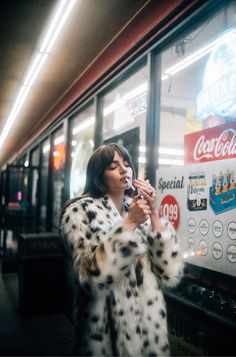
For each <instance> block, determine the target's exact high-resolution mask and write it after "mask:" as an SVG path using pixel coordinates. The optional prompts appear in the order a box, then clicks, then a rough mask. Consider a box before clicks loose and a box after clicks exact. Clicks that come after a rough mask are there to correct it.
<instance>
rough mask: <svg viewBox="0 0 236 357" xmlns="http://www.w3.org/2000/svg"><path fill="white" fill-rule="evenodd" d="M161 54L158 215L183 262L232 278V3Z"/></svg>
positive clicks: (235, 144)
mask: <svg viewBox="0 0 236 357" xmlns="http://www.w3.org/2000/svg"><path fill="white" fill-rule="evenodd" d="M160 56H161V63H162V65H161V112H160V147H159V162H158V167H159V169H158V170H157V188H158V194H159V196H158V197H159V208H160V214H161V215H163V216H167V217H168V218H169V219H170V221H171V222H172V224H173V225H174V227H175V228H176V230H177V231H179V235H180V237H181V244H182V247H183V252H184V256H185V259H186V262H188V263H191V264H194V265H196V266H199V267H204V268H207V269H211V270H214V271H218V272H221V273H224V274H229V275H233V276H236V270H235V266H234V265H235V262H236V244H235V241H236V234H235V232H236V220H235V217H236V185H235V177H236V3H235V2H234V1H233V2H231V3H230V4H229V5H227V6H226V7H225V8H224V9H223V10H222V11H220V12H218V13H217V14H214V16H212V17H211V18H209V19H208V20H207V21H206V22H204V23H203V24H201V26H199V27H198V28H197V29H196V30H194V31H192V32H190V33H187V34H186V35H185V36H183V37H181V38H180V39H178V40H177V41H176V42H175V43H174V45H172V46H171V47H170V48H168V49H167V50H165V51H164V52H163V53H162V54H161V55H160Z"/></svg>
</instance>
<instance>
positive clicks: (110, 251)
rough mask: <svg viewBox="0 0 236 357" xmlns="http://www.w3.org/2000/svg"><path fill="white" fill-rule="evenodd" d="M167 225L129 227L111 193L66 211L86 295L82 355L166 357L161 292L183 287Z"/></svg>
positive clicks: (66, 231) (64, 227)
mask: <svg viewBox="0 0 236 357" xmlns="http://www.w3.org/2000/svg"><path fill="white" fill-rule="evenodd" d="M125 200H126V202H125V204H126V208H127V210H128V204H129V201H130V198H129V197H126V198H125ZM164 226H165V228H164V231H163V232H162V233H159V232H153V231H152V230H151V227H149V226H148V224H144V225H142V226H140V229H136V230H135V231H134V232H133V231H130V230H128V229H125V228H124V225H123V219H122V218H121V217H120V215H119V213H118V211H117V209H116V207H115V205H114V204H113V202H112V200H111V199H109V198H108V196H104V197H102V198H99V199H93V198H91V197H87V198H85V197H84V198H80V199H78V200H74V202H72V203H71V204H69V205H68V207H67V208H66V210H65V212H64V214H63V216H62V220H61V231H62V234H63V237H64V239H65V242H66V245H67V247H69V249H70V254H71V256H72V258H73V264H74V271H75V274H76V278H77V279H78V282H79V285H80V286H82V289H83V290H84V291H85V292H86V293H85V294H84V296H85V298H84V300H83V301H82V302H81V300H80V306H79V308H78V309H77V311H78V316H79V317H78V316H77V327H78V329H77V333H78V335H77V338H78V346H79V349H78V351H77V353H78V354H79V355H91V356H112V355H114V354H115V355H119V356H166V355H169V353H170V352H169V344H168V335H167V323H166V308H165V302H164V298H163V294H162V287H163V286H166V287H171V286H174V285H176V284H177V283H178V282H179V280H180V277H181V275H182V270H183V261H182V257H181V253H180V248H179V245H178V242H177V237H176V234H175V231H174V229H173V228H172V226H171V224H169V223H165V224H164ZM82 315H83V319H82ZM78 319H81V320H80V321H79V320H78Z"/></svg>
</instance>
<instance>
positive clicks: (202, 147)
mask: <svg viewBox="0 0 236 357" xmlns="http://www.w3.org/2000/svg"><path fill="white" fill-rule="evenodd" d="M235 126H236V124H235V123H231V124H228V123H227V124H223V125H220V126H218V127H214V128H211V129H206V130H204V131H200V132H197V133H193V134H190V135H186V140H185V152H186V156H185V165H184V166H182V167H179V168H176V167H174V168H163V169H159V170H157V173H156V177H157V182H156V187H157V192H158V209H159V213H160V216H166V217H167V218H168V219H169V220H170V221H171V222H172V224H173V226H174V227H175V229H176V230H177V233H178V236H179V240H180V244H181V247H182V251H183V254H184V258H185V261H186V262H189V263H191V264H194V265H197V266H200V267H205V268H207V269H211V270H214V271H218V272H221V273H224V274H228V275H232V276H236V183H235V179H236V139H235V138H236V136H235V133H236V130H235V128H234V127H235Z"/></svg>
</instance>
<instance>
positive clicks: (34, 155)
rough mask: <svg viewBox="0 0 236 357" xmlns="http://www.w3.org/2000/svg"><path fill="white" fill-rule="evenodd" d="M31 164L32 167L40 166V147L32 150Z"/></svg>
mask: <svg viewBox="0 0 236 357" xmlns="http://www.w3.org/2000/svg"><path fill="white" fill-rule="evenodd" d="M30 164H31V166H38V165H39V147H37V148H36V149H34V150H32V152H31V153H30ZM25 165H26V163H25Z"/></svg>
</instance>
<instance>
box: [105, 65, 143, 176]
mask: <svg viewBox="0 0 236 357" xmlns="http://www.w3.org/2000/svg"><path fill="white" fill-rule="evenodd" d="M103 103H104V106H103V120H104V125H103V138H104V142H105V143H108V142H117V143H119V144H122V145H124V146H125V147H126V148H127V149H128V150H129V152H130V154H131V156H132V159H133V162H134V166H135V170H136V172H137V175H139V176H140V177H144V172H145V149H146V110H147V67H146V66H145V67H143V68H142V69H140V70H139V71H137V72H136V73H135V74H134V75H132V76H131V77H129V78H128V79H127V80H125V81H123V82H122V83H120V84H119V85H118V86H116V87H115V89H113V90H111V91H110V92H109V93H107V94H106V95H105V96H104V101H103Z"/></svg>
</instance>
